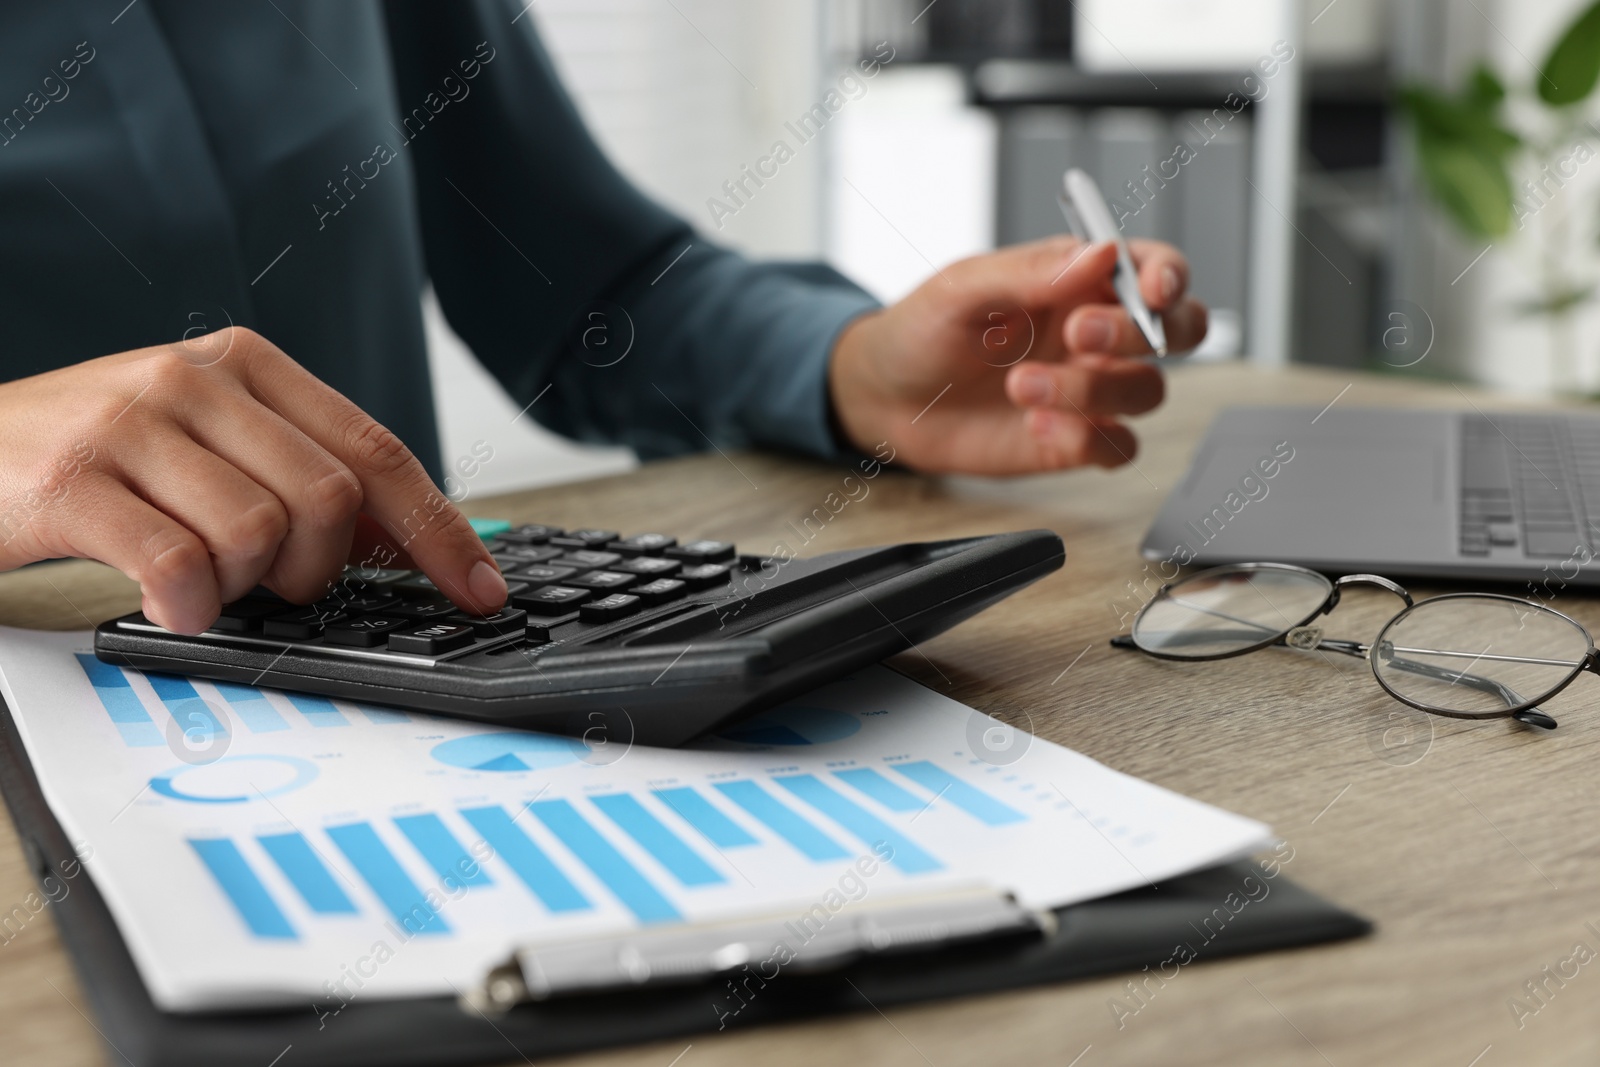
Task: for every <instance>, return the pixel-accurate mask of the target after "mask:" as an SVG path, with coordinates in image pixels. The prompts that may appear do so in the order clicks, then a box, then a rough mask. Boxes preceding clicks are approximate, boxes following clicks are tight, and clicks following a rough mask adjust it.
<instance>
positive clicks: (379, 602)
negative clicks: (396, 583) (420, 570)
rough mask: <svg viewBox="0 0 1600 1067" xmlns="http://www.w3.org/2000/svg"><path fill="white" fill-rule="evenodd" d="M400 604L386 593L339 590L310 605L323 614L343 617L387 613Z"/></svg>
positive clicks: (395, 597) (397, 599)
mask: <svg viewBox="0 0 1600 1067" xmlns="http://www.w3.org/2000/svg"><path fill="white" fill-rule="evenodd" d="M398 603H400V598H399V597H397V596H391V595H389V594H387V593H359V592H353V591H351V590H341V591H340V592H338V593H336V594H334V595H333V596H329V597H324V598H323V599H321V600H319V601H317V602H316V603H315V604H313V605H311V606H312V607H314V608H318V609H320V610H322V611H323V612H341V613H343V614H345V615H369V614H371V613H372V612H375V611H387V610H389V609H390V608H392V607H394V606H395V605H396V604H398Z"/></svg>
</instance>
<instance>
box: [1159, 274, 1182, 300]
mask: <svg viewBox="0 0 1600 1067" xmlns="http://www.w3.org/2000/svg"><path fill="white" fill-rule="evenodd" d="M1182 284H1183V282H1182V280H1181V279H1180V278H1179V277H1178V268H1177V267H1162V268H1161V300H1162V303H1166V304H1170V303H1172V302H1173V301H1174V300H1176V299H1177V297H1178V287H1179V286H1180V285H1182Z"/></svg>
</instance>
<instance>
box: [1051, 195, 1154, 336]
mask: <svg viewBox="0 0 1600 1067" xmlns="http://www.w3.org/2000/svg"><path fill="white" fill-rule="evenodd" d="M1057 199H1058V202H1059V203H1060V204H1061V213H1062V214H1063V215H1065V216H1066V217H1067V226H1068V227H1069V228H1070V229H1071V230H1072V232H1073V234H1075V235H1076V236H1077V237H1079V238H1081V239H1082V240H1085V241H1090V242H1093V243H1096V244H1098V243H1099V242H1101V241H1112V242H1114V243H1115V244H1116V246H1117V269H1116V271H1115V272H1114V273H1113V275H1112V277H1111V286H1112V288H1113V289H1115V290H1116V291H1117V299H1118V300H1121V301H1122V306H1123V307H1125V308H1127V309H1128V315H1129V317H1131V318H1132V319H1133V321H1134V325H1136V326H1138V327H1139V332H1140V333H1142V334H1144V339H1145V340H1146V341H1148V342H1149V343H1150V347H1151V348H1153V349H1154V350H1155V353H1156V355H1158V356H1164V355H1166V354H1167V331H1166V330H1164V329H1162V326H1161V320H1160V319H1159V318H1157V317H1156V316H1155V314H1154V313H1153V312H1151V310H1150V307H1149V305H1148V304H1146V303H1145V302H1144V297H1143V296H1141V295H1140V294H1139V272H1138V271H1137V270H1135V269H1134V266H1133V256H1132V255H1130V254H1129V252H1128V242H1127V241H1124V240H1123V239H1122V231H1121V230H1120V229H1118V228H1117V224H1116V222H1115V221H1114V220H1113V219H1112V218H1111V209H1110V208H1109V207H1107V206H1106V198H1105V197H1104V196H1102V195H1101V194H1100V187H1099V186H1098V185H1096V184H1095V183H1094V179H1093V178H1091V177H1089V176H1088V175H1087V174H1085V173H1084V172H1083V171H1081V170H1079V169H1078V168H1077V167H1073V168H1072V169H1071V170H1069V171H1067V172H1066V174H1064V175H1062V177H1061V195H1060V197H1058V198H1057Z"/></svg>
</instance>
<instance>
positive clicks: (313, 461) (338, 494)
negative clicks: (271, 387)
mask: <svg viewBox="0 0 1600 1067" xmlns="http://www.w3.org/2000/svg"><path fill="white" fill-rule="evenodd" d="M185 423H186V426H187V428H188V429H189V432H190V433H191V434H192V435H193V436H194V437H195V439H196V440H197V441H199V442H200V443H201V444H202V445H204V446H205V447H206V448H208V449H210V450H211V451H212V452H214V453H215V454H216V455H218V456H220V457H222V459H224V460H226V461H227V462H228V463H230V464H232V465H233V466H234V467H237V468H238V469H239V470H240V471H243V472H244V474H245V475H247V476H248V477H249V478H251V479H253V480H254V481H255V482H256V483H257V484H259V485H260V486H262V487H264V489H265V490H266V491H267V492H269V493H271V494H272V495H273V496H274V497H275V498H276V499H277V500H279V501H281V508H282V510H283V512H284V514H285V516H286V522H285V530H284V535H283V536H282V538H281V539H280V542H281V543H280V544H278V545H276V546H275V548H276V552H275V553H274V554H273V555H271V556H269V557H268V558H267V560H266V565H265V566H264V567H263V568H262V570H261V571H259V572H257V573H258V577H257V580H258V581H260V583H261V584H262V585H265V586H267V587H268V588H269V589H271V590H273V591H274V592H276V593H277V594H279V595H280V596H282V597H284V598H286V599H288V600H291V601H294V602H296V603H300V604H305V603H309V602H311V601H313V600H316V599H318V598H319V597H322V596H325V595H326V594H327V592H328V589H329V588H330V586H331V585H332V584H333V582H334V581H336V580H337V579H338V577H339V574H340V572H341V571H342V570H343V568H344V565H345V563H346V561H347V560H348V559H349V557H350V549H351V543H352V538H353V534H354V531H355V526H356V516H357V515H358V514H359V513H360V510H361V506H362V503H363V500H364V496H363V493H362V489H361V483H360V482H359V481H358V480H357V479H356V476H355V475H354V474H353V473H351V471H350V469H349V468H348V467H346V466H345V465H344V464H343V463H341V462H339V461H338V460H337V459H335V458H334V457H333V456H332V455H330V454H329V453H328V450H327V449H325V448H323V447H322V446H321V445H319V444H317V443H316V442H315V441H313V440H312V439H311V438H310V437H308V436H306V434H305V433H304V432H302V431H301V430H300V429H298V428H297V427H295V426H294V425H292V424H290V423H289V422H287V421H285V420H284V419H282V418H280V417H279V416H278V415H277V414H276V413H274V412H272V411H269V410H268V409H267V408H265V407H263V406H262V405H261V404H259V403H257V402H256V401H255V400H254V398H252V397H251V396H250V395H249V394H248V393H246V392H245V391H244V390H242V389H241V390H239V391H238V392H237V393H234V392H225V393H224V394H223V395H222V396H221V397H219V398H217V399H216V401H215V402H214V403H211V404H208V405H206V406H205V407H204V408H203V409H202V410H199V411H194V412H191V413H189V414H188V415H187V417H186V419H185ZM169 513H170V512H169ZM225 584H226V583H225ZM248 588H249V587H248V586H247V587H246V589H247V590H248Z"/></svg>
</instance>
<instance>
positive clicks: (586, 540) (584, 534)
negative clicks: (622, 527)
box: [550, 530, 621, 548]
mask: <svg viewBox="0 0 1600 1067" xmlns="http://www.w3.org/2000/svg"><path fill="white" fill-rule="evenodd" d="M619 536H621V535H620V534H618V533H617V531H615V530H568V531H567V532H566V534H564V535H563V536H560V537H552V538H550V543H551V544H552V545H562V546H564V547H566V548H603V547H605V546H606V545H608V544H610V543H611V542H612V541H615V540H616V539H617V538H618V537H619Z"/></svg>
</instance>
